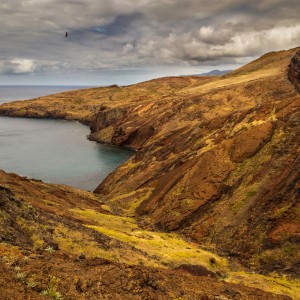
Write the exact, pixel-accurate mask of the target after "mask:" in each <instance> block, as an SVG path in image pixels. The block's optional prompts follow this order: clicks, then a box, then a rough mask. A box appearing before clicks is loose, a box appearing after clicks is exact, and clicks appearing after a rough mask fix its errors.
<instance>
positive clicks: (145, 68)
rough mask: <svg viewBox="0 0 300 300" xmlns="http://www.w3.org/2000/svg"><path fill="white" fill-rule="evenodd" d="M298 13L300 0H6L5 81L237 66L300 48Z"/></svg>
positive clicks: (111, 77)
mask: <svg viewBox="0 0 300 300" xmlns="http://www.w3.org/2000/svg"><path fill="white" fill-rule="evenodd" d="M299 13H300V1H299V0H251V1H249V0H222V1H220V0H135V1H134V0H1V2H0V85H7V84H12V85H15V84H30V85H34V84H37V85H44V84H49V85H98V86H101V85H108V84H119V85H127V84H132V83H136V82H141V81H144V80H148V79H152V78H157V77H162V76H172V75H188V74H200V73H204V72H208V71H210V70H213V69H220V70H228V69H235V68H237V67H239V66H241V65H243V64H245V63H247V62H249V61H251V60H253V59H254V58H257V57H259V56H260V55H262V54H264V53H266V52H269V51H277V50H283V49H290V48H293V47H297V46H300V17H299ZM66 32H68V34H69V35H68V37H67V38H66V37H65V33H66Z"/></svg>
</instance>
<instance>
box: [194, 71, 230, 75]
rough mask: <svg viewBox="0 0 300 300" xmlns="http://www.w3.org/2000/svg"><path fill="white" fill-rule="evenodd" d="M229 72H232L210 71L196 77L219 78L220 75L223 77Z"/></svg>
mask: <svg viewBox="0 0 300 300" xmlns="http://www.w3.org/2000/svg"><path fill="white" fill-rule="evenodd" d="M231 71H232V70H212V71H209V72H207V73H201V74H198V75H197V76H220V75H225V74H227V73H229V72H231Z"/></svg>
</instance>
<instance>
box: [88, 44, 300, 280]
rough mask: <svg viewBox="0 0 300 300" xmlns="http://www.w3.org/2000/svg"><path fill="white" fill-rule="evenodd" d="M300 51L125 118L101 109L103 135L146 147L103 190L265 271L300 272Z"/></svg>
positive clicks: (149, 220)
mask: <svg viewBox="0 0 300 300" xmlns="http://www.w3.org/2000/svg"><path fill="white" fill-rule="evenodd" d="M296 51H297V49H293V50H291V51H283V52H278V53H270V54H266V55H264V56H263V57H262V58H261V59H258V60H257V61H254V62H252V63H250V64H249V65H247V66H245V67H243V68H241V69H239V70H237V71H234V72H232V73H231V74H229V75H226V76H224V77H222V78H217V79H214V80H212V81H209V82H207V83H204V84H203V85H198V86H196V87H193V88H190V87H188V88H187V89H183V90H181V91H180V92H178V94H177V96H178V97H179V98H176V97H174V98H173V99H171V100H167V101H165V100H160V101H156V102H155V103H151V104H147V105H140V106H138V107H135V108H134V109H132V110H130V112H127V115H126V116H122V117H120V118H118V120H115V119H114V120H113V121H110V120H109V118H107V116H109V115H110V114H112V113H114V112H115V110H113V109H109V108H108V109H105V110H103V111H101V112H100V113H99V114H98V118H97V122H96V125H95V126H94V127H92V128H93V129H97V132H96V133H95V134H94V136H98V138H99V137H100V139H102V134H104V133H106V130H108V128H110V129H109V130H110V132H111V139H108V141H111V142H113V143H115V144H119V145H129V146H131V147H133V148H138V149H140V151H139V152H138V153H137V154H136V155H135V156H134V157H133V158H132V159H131V160H129V161H128V162H127V163H125V164H124V165H123V166H121V167H120V168H118V170H116V171H115V172H114V173H113V174H112V175H110V176H109V177H108V178H107V179H106V180H105V181H104V182H103V183H102V184H101V185H100V186H99V187H98V188H97V190H96V192H97V193H100V194H102V195H107V199H108V200H109V202H110V203H111V204H112V205H114V206H115V207H116V211H118V210H120V209H121V210H122V211H123V212H127V213H128V214H137V216H139V217H140V218H141V220H142V222H143V224H147V226H150V227H152V228H153V227H154V228H160V229H164V230H180V231H181V232H183V233H185V234H186V235H188V236H190V237H192V238H193V239H194V240H196V241H198V242H200V243H202V244H205V245H207V247H212V248H214V247H216V248H217V250H218V251H220V252H222V253H224V254H229V255H234V256H236V257H239V258H240V259H243V260H244V262H245V263H247V264H248V266H251V267H254V268H257V269H259V270H261V271H263V272H266V271H276V272H282V271H284V272H289V273H291V274H294V275H296V274H297V275H299V274H300V273H299V272H300V268H299V265H300V256H299V252H298V251H297V249H298V247H299V218H300V216H299V175H300V174H299V170H300V168H299V159H300V157H299V129H300V128H299V124H300V119H299V108H300V97H299V93H298V92H297V91H296V90H295V86H294V85H293V84H292V83H291V82H290V81H289V78H288V76H287V74H288V72H289V71H288V66H289V63H290V61H291V58H292V57H294V58H293V62H297V59H296V58H295V57H297V56H298V55H299V53H298V54H297V55H296V56H294V55H295V53H296ZM292 68H293V69H296V66H295V63H294V64H293V66H292ZM297 80H298V79H297ZM297 80H296V82H298V81H297ZM293 83H294V84H295V80H294V81H293ZM112 128H113V129H112Z"/></svg>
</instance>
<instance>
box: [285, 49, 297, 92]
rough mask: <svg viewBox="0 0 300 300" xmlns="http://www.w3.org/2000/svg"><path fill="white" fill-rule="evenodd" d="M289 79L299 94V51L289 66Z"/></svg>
mask: <svg viewBox="0 0 300 300" xmlns="http://www.w3.org/2000/svg"><path fill="white" fill-rule="evenodd" d="M288 74H289V79H290V81H291V82H292V83H293V84H294V85H295V87H296V88H297V89H298V91H299V92H300V51H298V52H297V53H296V54H295V56H294V57H293V58H292V60H291V63H290V65H289V73H288Z"/></svg>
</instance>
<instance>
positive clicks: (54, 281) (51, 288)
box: [41, 275, 63, 300]
mask: <svg viewBox="0 0 300 300" xmlns="http://www.w3.org/2000/svg"><path fill="white" fill-rule="evenodd" d="M59 282H60V279H59V278H57V277H55V276H52V275H49V283H48V287H47V289H46V290H44V291H42V292H41V295H43V296H46V297H48V298H50V299H53V300H61V299H63V298H62V295H61V293H60V292H59V291H58V290H57V288H58V284H59Z"/></svg>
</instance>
